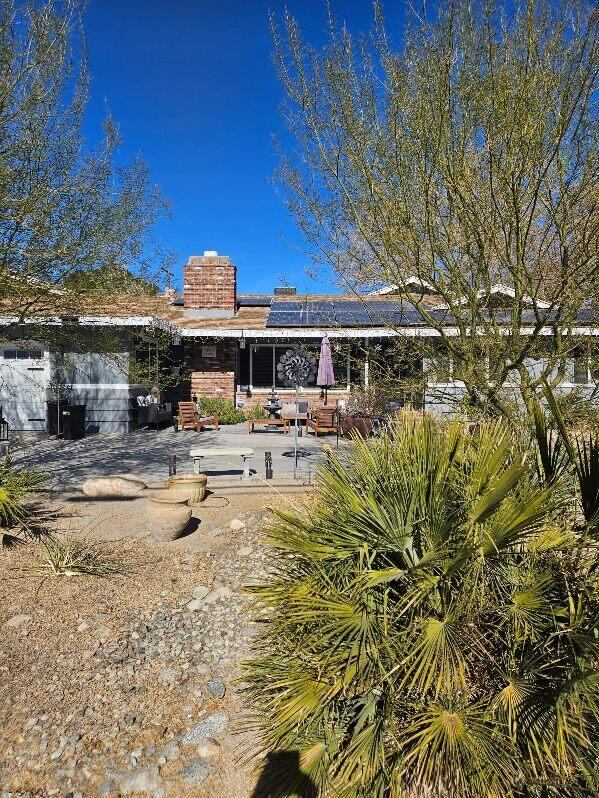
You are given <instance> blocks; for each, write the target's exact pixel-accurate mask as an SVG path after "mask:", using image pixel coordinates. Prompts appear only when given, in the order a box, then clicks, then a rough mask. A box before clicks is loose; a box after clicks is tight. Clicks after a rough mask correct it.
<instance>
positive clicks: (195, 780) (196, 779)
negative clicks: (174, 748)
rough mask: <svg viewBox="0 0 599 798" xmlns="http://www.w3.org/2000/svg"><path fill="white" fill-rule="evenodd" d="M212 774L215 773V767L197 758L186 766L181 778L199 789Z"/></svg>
mask: <svg viewBox="0 0 599 798" xmlns="http://www.w3.org/2000/svg"><path fill="white" fill-rule="evenodd" d="M212 773H214V766H213V765H211V764H210V762H205V761H204V760H203V759H199V758H197V757H196V758H194V759H190V760H189V762H188V763H187V764H186V765H185V767H184V768H183V770H182V771H181V777H182V778H183V779H185V781H187V782H189V783H190V784H193V785H194V786H195V787H199V786H200V784H203V783H204V781H206V779H207V778H208V776H210V775H212Z"/></svg>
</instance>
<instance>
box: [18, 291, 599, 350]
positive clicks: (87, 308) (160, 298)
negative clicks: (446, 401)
mask: <svg viewBox="0 0 599 798" xmlns="http://www.w3.org/2000/svg"><path fill="white" fill-rule="evenodd" d="M501 288H502V289H503V288H504V286H501ZM496 293H501V292H500V291H499V290H498V292H496ZM506 295H507V296H510V294H509V292H506ZM63 300H64V301H63ZM75 300H76V301H75ZM420 305H423V306H426V308H427V311H428V313H429V314H430V315H431V316H432V317H433V318H434V320H435V323H436V324H438V323H442V324H444V325H447V326H452V325H455V319H454V318H453V316H452V314H451V313H450V312H449V311H448V310H447V309H446V308H445V307H444V305H443V303H442V301H441V298H440V297H438V296H436V295H434V294H433V295H425V296H422V295H420V294H418V295H417V296H413V295H410V296H398V295H397V294H387V295H385V294H376V295H370V296H369V297H365V298H358V297H357V296H356V295H341V294H338V295H331V294H320V295H317V294H310V295H293V296H288V295H287V296H286V295H283V296H282V295H275V294H240V295H238V298H237V312H236V313H235V315H234V316H231V317H225V318H220V317H219V318H215V317H213V316H206V317H201V316H200V317H198V316H193V317H192V316H188V315H185V308H184V307H183V303H182V297H180V296H173V295H168V296H167V295H163V294H158V295H151V294H144V293H126V294H122V295H116V296H115V295H114V294H108V293H100V292H97V293H94V294H93V295H89V296H88V297H86V298H85V299H82V298H81V297H76V298H75V299H73V298H71V299H69V298H68V297H67V296H66V295H65V296H62V297H60V299H58V298H57V299H56V301H53V302H52V309H53V311H54V312H53V317H52V320H49V319H48V318H47V315H48V314H47V308H46V311H45V313H44V311H43V310H40V311H39V312H35V311H32V312H31V314H30V315H28V319H27V320H28V321H34V320H39V321H41V320H42V318H43V319H44V321H46V322H48V323H61V321H64V320H65V318H69V319H70V320H71V321H73V322H76V321H80V322H81V323H83V324H96V325H102V324H110V325H119V324H123V325H126V326H152V325H154V326H158V327H163V328H165V329H169V330H170V331H172V332H174V333H175V334H177V333H178V334H181V335H183V336H196V337H202V336H203V335H205V336H206V337H218V336H219V335H220V336H222V337H227V338H229V337H240V336H243V335H246V336H248V337H250V336H252V335H254V336H256V337H276V336H279V337H302V336H304V337H314V336H320V335H322V334H323V331H327V332H328V333H329V334H330V335H332V336H335V337H344V336H347V337H356V336H358V335H360V336H361V335H362V334H364V335H370V336H376V335H393V334H395V332H394V330H396V329H398V328H407V329H413V330H415V331H416V334H421V333H424V330H426V329H430V330H431V334H433V332H432V327H431V325H428V324H427V323H426V321H425V320H424V319H423V318H422V315H421V313H420V312H419V310H418V306H420ZM538 309H539V311H541V314H540V315H541V316H542V314H543V313H545V314H546V318H545V319H544V323H546V324H547V325H550V324H551V321H552V319H554V318H555V314H554V313H553V312H548V311H547V309H546V303H543V304H541V303H539V305H538ZM7 310H8V308H7ZM8 312H10V311H8ZM488 313H489V315H490V314H491V313H492V314H493V315H492V318H493V320H494V321H496V322H497V323H499V324H502V323H505V324H506V325H509V324H510V323H511V319H512V316H511V312H510V311H509V310H505V311H502V310H501V309H499V310H494V311H488ZM75 314H76V315H75ZM8 320H9V319H7V318H6V317H5V319H4V323H5V324H6V323H7V322H8ZM10 320H11V321H12V322H16V321H18V319H16V318H15V317H12V319H10ZM536 323H537V314H536V312H535V310H534V309H533V308H529V309H527V310H524V311H523V313H522V324H523V325H534V324H536ZM578 323H579V324H580V325H581V326H582V325H584V326H585V327H586V326H589V325H591V326H595V325H599V310H598V308H597V307H596V306H593V305H592V304H590V303H585V305H584V306H583V307H582V309H581V310H580V313H579V316H578ZM419 331H420V332H419ZM595 332H599V330H597V331H593V334H595ZM424 334H425V333H424Z"/></svg>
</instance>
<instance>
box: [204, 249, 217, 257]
mask: <svg viewBox="0 0 599 798" xmlns="http://www.w3.org/2000/svg"><path fill="white" fill-rule="evenodd" d="M204 257H205V258H216V257H218V252H217V251H216V250H215V249H205V250H204Z"/></svg>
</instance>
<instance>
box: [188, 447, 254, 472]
mask: <svg viewBox="0 0 599 798" xmlns="http://www.w3.org/2000/svg"><path fill="white" fill-rule="evenodd" d="M189 455H190V457H191V458H192V460H193V473H194V474H199V473H201V470H202V460H203V459H204V458H205V457H241V458H242V460H243V476H242V477H241V478H242V479H249V478H250V460H251V459H252V457H253V455H254V450H253V449H249V448H246V447H243V448H241V449H223V448H222V447H220V446H219V447H216V446H214V447H211V448H209V447H202V448H199V447H198V448H194V449H191V450H190V452H189Z"/></svg>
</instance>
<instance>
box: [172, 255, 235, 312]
mask: <svg viewBox="0 0 599 798" xmlns="http://www.w3.org/2000/svg"><path fill="white" fill-rule="evenodd" d="M236 300H237V267H236V266H235V265H234V264H233V263H231V259H230V258H228V257H225V256H223V255H192V256H191V257H190V258H189V261H188V263H186V264H185V265H184V266H183V301H184V308H185V310H186V311H191V314H193V315H200V313H199V312H202V313H201V315H204V316H211V315H213V316H227V315H230V316H233V315H234V314H235V307H236Z"/></svg>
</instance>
